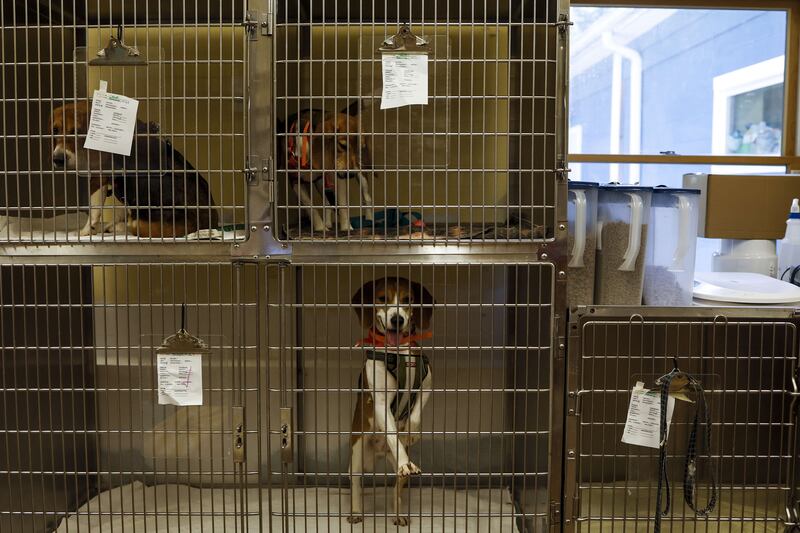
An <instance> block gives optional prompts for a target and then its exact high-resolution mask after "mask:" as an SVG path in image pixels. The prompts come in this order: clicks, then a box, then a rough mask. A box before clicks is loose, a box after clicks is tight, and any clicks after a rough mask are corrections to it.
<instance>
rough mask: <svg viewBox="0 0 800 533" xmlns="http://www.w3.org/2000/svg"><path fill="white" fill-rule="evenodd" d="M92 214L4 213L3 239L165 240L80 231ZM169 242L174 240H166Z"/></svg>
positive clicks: (210, 235)
mask: <svg viewBox="0 0 800 533" xmlns="http://www.w3.org/2000/svg"><path fill="white" fill-rule="evenodd" d="M88 217H89V215H88V214H87V213H72V214H68V215H57V216H55V217H52V218H26V217H6V216H0V242H12V243H17V242H20V243H27V242H68V243H73V242H114V241H118V242H125V241H131V242H142V241H148V240H154V241H158V242H161V241H163V240H164V239H148V238H140V237H136V236H134V235H129V234H127V233H116V234H115V233H104V234H97V235H91V236H89V235H80V231H81V229H82V228H83V226H84V225H86V221H87V220H88ZM245 237H246V235H245V232H244V230H243V229H226V230H224V231H223V230H219V229H213V230H209V229H203V230H199V231H197V232H195V233H192V234H189V235H186V236H185V237H179V238H177V239H176V240H177V241H178V242H182V241H187V240H189V241H208V240H226V241H233V240H237V239H239V240H243V239H244V238H245ZM166 240H167V241H169V240H170V239H166Z"/></svg>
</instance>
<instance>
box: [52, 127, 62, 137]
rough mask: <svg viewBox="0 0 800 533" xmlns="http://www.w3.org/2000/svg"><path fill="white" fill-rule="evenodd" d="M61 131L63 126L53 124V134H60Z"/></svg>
mask: <svg viewBox="0 0 800 533" xmlns="http://www.w3.org/2000/svg"><path fill="white" fill-rule="evenodd" d="M60 133H61V128H59V127H58V126H53V135H59V134H60Z"/></svg>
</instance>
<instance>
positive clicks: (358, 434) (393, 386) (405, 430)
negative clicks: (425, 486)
mask: <svg viewBox="0 0 800 533" xmlns="http://www.w3.org/2000/svg"><path fill="white" fill-rule="evenodd" d="M352 304H353V306H354V309H355V311H356V314H357V315H358V317H359V320H360V321H361V324H362V325H363V326H364V327H365V328H368V329H369V330H370V337H368V339H365V341H369V340H370V339H371V338H372V337H373V335H376V336H378V337H380V339H381V341H382V343H384V345H385V346H384V349H385V350H387V351H388V352H389V353H404V352H402V350H409V349H410V348H411V347H416V344H415V342H414V341H415V340H416V339H419V338H426V334H427V336H429V335H430V332H425V333H421V332H424V331H425V330H428V328H429V325H430V321H431V315H432V313H433V308H432V307H433V305H434V300H433V297H432V296H431V294H430V292H428V290H427V289H425V288H424V287H423V286H422V285H420V284H418V283H414V282H411V281H409V280H407V279H405V278H401V277H389V278H381V279H378V280H375V281H371V282H369V283H367V284H365V285H364V286H363V287H362V288H361V289H359V291H358V292H357V293H356V294H355V295H354V296H353V299H352ZM360 344H361V345H362V346H363V347H364V348H368V347H369V345H370V343H369V342H367V344H364V341H362V342H361V343H360ZM417 350H418V348H417ZM405 353H409V352H405ZM415 359H416V360H417V362H415V363H414V364H413V365H412V364H409V365H407V369H406V372H407V374H406V377H407V382H408V383H414V379H415V378H414V377H411V375H410V373H412V372H420V374H419V375H420V376H424V378H423V379H422V380H421V383H420V384H419V391H416V393H415V394H414V395H413V397H411V396H410V397H411V398H412V399H404V401H408V402H409V403H410V405H406V406H405V408H404V412H406V413H408V414H407V416H404V417H401V418H400V419H399V420H398V419H396V418H395V416H396V415H395V414H393V413H392V410H391V406H392V403H393V401H394V400H395V398H396V397H397V395H398V394H401V395H402V394H404V393H405V394H409V393H410V390H409V389H408V388H403V390H399V388H398V382H397V379H396V378H395V376H394V375H393V374H392V372H391V371H389V369H388V368H387V364H386V362H385V361H381V360H378V359H372V358H370V357H366V358H365V363H364V367H363V369H362V372H361V377H360V381H359V382H360V383H361V387H360V388H361V389H362V392H361V393H360V394H359V396H358V400H357V403H356V408H355V413H354V415H353V424H352V435H351V438H350V446H351V457H350V481H351V514H350V516H349V518H348V521H349V522H350V523H357V522H361V521H362V520H363V516H364V515H363V496H362V477H363V474H364V472H367V471H373V470H374V466H375V459H376V458H377V457H381V456H385V457H386V459H387V460H388V461H389V462H390V463H391V465H392V467H393V468H394V470H395V472H396V473H397V481H396V483H395V487H394V498H393V513H394V519H393V522H394V524H395V525H399V526H406V525H408V524H409V517H408V516H404V515H402V512H401V505H402V502H401V495H402V492H403V488H404V486H405V484H406V482H407V480H408V477H409V476H412V475H416V474H419V473H421V470H420V468H419V467H418V466H417V465H415V464H414V463H413V462H411V459H410V458H409V455H408V448H409V447H410V446H411V445H412V444H414V443H415V442H416V441H417V440H419V437H420V429H421V421H422V412H423V411H424V409H425V404H426V403H427V402H428V399H429V397H430V391H431V387H432V383H433V373H432V372H431V369H430V365H429V364H427V358H423V357H415ZM397 364H398V365H399V364H400V362H399V358H398V362H397ZM423 366H424V368H423ZM398 404H399V402H398ZM397 409H398V410H399V409H400V408H399V405H398V408H397Z"/></svg>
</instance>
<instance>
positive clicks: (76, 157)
mask: <svg viewBox="0 0 800 533" xmlns="http://www.w3.org/2000/svg"><path fill="white" fill-rule="evenodd" d="M90 113H91V110H90V106H89V103H87V102H85V101H78V102H75V103H69V104H65V105H63V106H59V107H57V108H55V109H54V110H53V113H52V115H51V116H50V124H49V128H50V132H51V133H52V135H53V153H52V161H53V166H54V167H55V168H56V169H66V170H79V171H84V172H87V173H89V174H90V177H89V192H90V195H91V196H90V200H89V206H90V210H89V219H88V220H87V222H86V225H85V226H84V227H83V229H82V230H81V231H80V235H82V236H86V235H92V234H96V233H105V232H108V231H113V232H115V233H120V234H124V233H130V234H132V235H137V236H140V237H180V236H184V235H187V234H189V233H194V232H195V231H197V230H198V229H207V228H216V227H217V225H218V213H217V209H216V207H215V206H214V199H213V197H212V194H211V189H210V187H209V185H208V182H207V181H206V179H205V178H204V177H203V176H201V175H200V173H199V172H197V171H196V169H195V168H194V167H193V166H192V165H191V163H189V162H188V161H187V160H186V159H185V158H184V157H183V154H181V153H180V152H179V151H178V150H177V149H175V148H174V147H173V146H172V143H171V142H170V141H169V140H168V139H163V138H161V137H160V136H159V135H158V131H159V128H158V125H157V124H154V123H152V122H150V123H145V122H143V121H141V120H137V121H136V129H135V132H134V137H133V143H132V147H131V155H130V156H119V155H116V154H110V153H106V152H99V151H97V150H88V149H84V148H82V146H83V143H84V141H85V139H86V134H87V131H88V128H89V118H90V116H91V115H90ZM111 176H116V177H115V178H112V177H111ZM109 196H114V197H115V198H116V199H117V200H119V201H120V202H121V203H124V204H125V208H120V209H114V210H113V213H114V217H113V220H110V221H103V217H102V214H103V206H104V204H105V201H106V198H107V197H109Z"/></svg>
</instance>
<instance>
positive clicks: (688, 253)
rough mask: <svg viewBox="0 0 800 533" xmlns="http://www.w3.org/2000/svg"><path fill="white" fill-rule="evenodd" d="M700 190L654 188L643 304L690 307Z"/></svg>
mask: <svg viewBox="0 0 800 533" xmlns="http://www.w3.org/2000/svg"><path fill="white" fill-rule="evenodd" d="M699 208H700V191H699V190H696V189H673V188H667V187H656V188H655V189H653V199H652V202H651V205H650V224H649V227H648V230H647V231H648V237H647V238H648V241H649V242H650V243H652V244H651V246H649V247H648V249H647V260H646V262H645V270H644V292H643V303H644V304H645V305H656V306H660V307H669V306H688V305H691V304H692V287H693V284H694V262H695V252H696V249H697V224H698V221H699Z"/></svg>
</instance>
